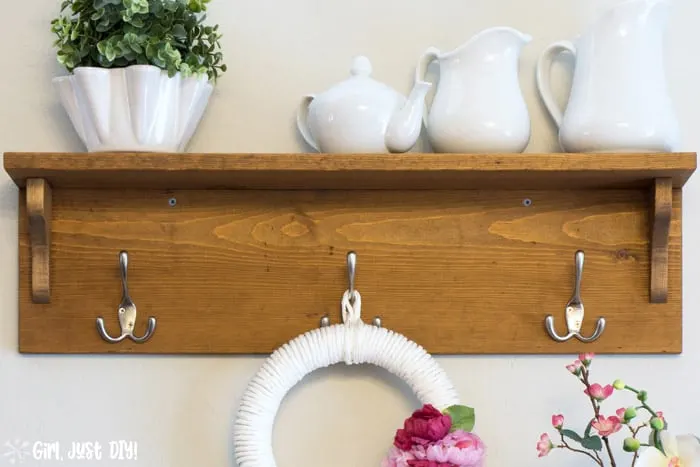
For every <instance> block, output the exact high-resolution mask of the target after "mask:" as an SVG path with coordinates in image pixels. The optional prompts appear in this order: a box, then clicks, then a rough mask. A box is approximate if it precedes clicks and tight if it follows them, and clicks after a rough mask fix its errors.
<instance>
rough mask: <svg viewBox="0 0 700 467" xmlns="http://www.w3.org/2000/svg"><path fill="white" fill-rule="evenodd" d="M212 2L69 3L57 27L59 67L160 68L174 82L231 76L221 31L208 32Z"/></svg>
mask: <svg viewBox="0 0 700 467" xmlns="http://www.w3.org/2000/svg"><path fill="white" fill-rule="evenodd" d="M209 1H210V0H65V1H64V2H63V3H62V5H61V15H60V16H59V17H58V18H56V19H54V20H53V21H52V22H51V31H52V32H54V33H55V34H56V35H57V36H58V39H57V40H56V42H55V46H56V48H57V49H58V54H57V55H58V61H59V62H60V63H61V64H62V65H63V66H65V67H66V69H67V70H68V71H73V69H75V68H76V67H81V66H93V67H101V68H114V67H125V66H129V65H136V64H140V65H148V64H150V65H155V66H157V67H159V68H162V69H163V70H167V71H168V75H169V76H171V77H172V76H174V75H175V74H176V73H178V72H180V73H182V74H183V75H184V76H193V75H205V74H206V75H207V76H208V77H209V79H210V80H212V81H216V79H217V78H218V76H219V75H220V74H221V73H223V72H225V71H226V65H225V64H223V63H222V60H223V54H222V53H221V47H220V44H219V39H220V38H221V33H220V32H219V26H218V25H216V26H205V25H204V24H203V22H204V19H205V11H206V8H207V3H209Z"/></svg>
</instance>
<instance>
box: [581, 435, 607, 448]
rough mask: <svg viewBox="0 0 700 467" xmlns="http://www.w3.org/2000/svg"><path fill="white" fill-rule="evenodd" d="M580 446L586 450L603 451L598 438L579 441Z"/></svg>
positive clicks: (593, 437) (601, 443)
mask: <svg viewBox="0 0 700 467" xmlns="http://www.w3.org/2000/svg"><path fill="white" fill-rule="evenodd" d="M581 446H583V447H584V448H586V449H593V450H594V451H602V450H603V442H602V441H601V440H600V437H599V436H588V437H586V438H583V439H582V440H581Z"/></svg>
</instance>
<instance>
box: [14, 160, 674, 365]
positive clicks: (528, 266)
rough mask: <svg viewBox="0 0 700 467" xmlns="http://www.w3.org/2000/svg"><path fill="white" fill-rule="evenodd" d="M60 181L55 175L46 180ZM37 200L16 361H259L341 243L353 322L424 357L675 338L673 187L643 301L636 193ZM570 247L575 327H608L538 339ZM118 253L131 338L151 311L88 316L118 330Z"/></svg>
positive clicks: (645, 263) (627, 349)
mask: <svg viewBox="0 0 700 467" xmlns="http://www.w3.org/2000/svg"><path fill="white" fill-rule="evenodd" d="M37 157H38V156H37ZM90 157H92V156H90ZM202 158H204V156H202ZM632 159H634V157H633V158H632ZM88 160H90V159H88ZM93 160H94V159H93ZM526 160H532V159H528V158H526ZM621 160H622V159H621V158H618V161H621ZM33 170H39V169H33ZM163 170H164V169H162V170H161V173H162V171H163ZM86 173H91V172H90V171H89V170H87V171H86ZM117 173H118V172H117ZM50 178H51V177H50ZM69 178H70V177H69ZM98 178H99V177H98ZM59 179H60V177H59V175H58V172H55V177H53V180H59ZM99 179H100V180H103V181H106V180H107V178H106V177H102V178H99ZM66 180H68V179H64V182H65V181H66ZM144 180H145V179H144ZM171 198H175V199H176V200H177V203H176V205H175V206H174V207H171V206H170V204H169V202H168V201H169V199H171ZM525 199H529V200H531V201H532V204H531V205H530V206H529V207H526V206H525V205H524V203H523V201H524V200H525ZM53 201H54V206H53V222H52V226H53V227H52V230H53V244H52V251H51V253H52V256H51V261H52V265H51V266H52V273H53V279H52V280H53V293H52V300H51V304H48V305H39V304H35V303H33V302H32V291H31V283H32V281H31V270H32V268H31V260H30V258H31V255H30V240H29V235H28V232H27V229H28V222H27V215H28V212H27V208H26V206H25V205H24V203H20V222H19V227H20V232H19V243H20V250H19V251H20V257H19V265H20V271H19V273H20V320H19V326H20V329H19V345H20V351H21V352H25V353H129V352H132V353H191V354H207V353H246V354H248V353H263V354H264V353H269V352H271V351H272V350H273V349H274V348H276V347H277V346H279V345H281V344H283V343H284V342H286V341H287V340H289V339H290V338H293V337H295V336H296V335H298V334H300V333H302V332H305V331H307V330H309V329H312V328H315V327H317V326H318V325H319V319H320V318H321V317H322V316H323V315H325V314H328V315H329V316H331V318H332V322H333V323H338V322H339V320H340V307H339V305H340V297H341V295H342V293H343V291H344V290H345V288H346V287H347V279H346V277H345V271H346V265H345V255H346V253H347V251H348V250H351V249H352V250H355V251H357V253H358V268H357V271H358V275H357V288H358V290H359V291H360V293H362V297H363V307H364V308H363V318H364V319H365V321H366V322H370V321H371V319H372V318H373V317H374V316H376V315H379V316H381V318H382V321H383V323H384V326H386V327H388V328H391V329H394V330H396V331H399V332H402V333H404V334H406V335H407V336H408V337H409V338H411V339H414V340H416V341H417V342H420V343H421V344H422V345H424V346H425V347H426V348H427V350H428V351H430V352H432V353H435V354H461V353H466V354H471V353H477V354H496V353H498V354H500V353H506V354H529V353H572V352H579V351H583V350H589V351H595V352H600V353H678V352H680V351H681V348H682V346H681V336H682V332H681V216H680V214H681V192H680V190H679V189H675V190H674V191H673V208H672V211H671V223H670V231H669V241H668V244H669V250H668V251H669V256H668V291H669V294H668V300H667V302H666V303H663V304H650V303H649V298H648V290H649V283H650V274H649V271H650V250H651V248H650V240H649V238H650V236H649V232H650V229H651V226H650V212H649V205H650V201H649V190H648V188H639V189H631V190H581V191H579V190H564V191H546V190H545V191H533V190H526V191H478V190H459V191H449V190H445V191H362V190H355V191H339V190H334V191H255V190H246V191H204V190H200V191H186V190H185V191H182V190H176V191H165V190H150V191H149V190H106V189H102V190H72V189H61V190H58V189H55V190H54V198H53ZM525 204H527V203H525ZM579 248H581V249H583V250H584V251H585V253H586V268H585V271H584V276H583V284H582V296H583V301H584V304H585V307H586V319H585V321H584V325H583V331H582V333H583V334H584V335H590V334H591V332H592V330H593V329H594V327H595V321H596V319H597V317H598V316H604V317H605V318H606V319H607V322H608V326H607V329H606V330H605V332H604V333H603V336H602V337H601V339H600V340H599V341H597V342H596V343H594V344H582V343H580V342H578V341H576V340H575V339H574V340H572V341H569V342H566V343H563V344H559V343H556V342H554V341H553V340H552V339H550V338H549V336H548V335H547V333H546V331H545V329H544V319H545V316H546V315H548V314H553V315H554V316H555V318H556V321H555V325H556V327H557V330H558V332H559V333H564V327H565V318H564V306H565V304H566V302H567V301H568V299H569V298H570V296H571V292H572V290H571V287H572V283H573V264H572V261H573V259H572V258H573V253H574V252H575V251H576V250H577V249H579ZM122 249H124V250H128V252H129V259H130V265H129V288H130V292H131V296H132V298H133V299H134V301H135V302H136V305H137V307H138V311H139V317H138V323H137V331H136V333H137V335H140V334H142V332H143V329H144V328H145V325H146V320H147V318H148V317H149V316H154V317H156V318H157V319H158V329H157V331H156V332H155V334H154V336H153V338H152V339H151V340H150V341H149V342H147V343H146V344H135V343H133V342H130V341H128V340H127V341H124V342H123V343H121V344H117V345H110V344H108V343H106V342H104V341H102V339H101V338H100V337H99V336H98V334H97V331H96V328H95V319H96V318H97V317H98V316H104V317H105V319H106V320H107V326H108V327H110V328H111V329H114V328H115V327H116V326H117V314H116V313H117V306H118V304H119V300H120V298H121V286H120V282H119V269H118V266H117V262H116V257H117V253H118V252H119V251H120V250H122Z"/></svg>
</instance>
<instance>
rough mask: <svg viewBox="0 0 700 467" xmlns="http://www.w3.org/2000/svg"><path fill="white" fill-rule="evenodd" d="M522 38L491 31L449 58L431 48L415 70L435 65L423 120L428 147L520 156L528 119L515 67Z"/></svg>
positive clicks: (510, 31) (507, 31)
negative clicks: (436, 78) (432, 88)
mask: <svg viewBox="0 0 700 467" xmlns="http://www.w3.org/2000/svg"><path fill="white" fill-rule="evenodd" d="M531 40H532V38H531V37H530V36H528V35H527V34H523V33H522V32H520V31H518V30H516V29H513V28H509V27H494V28H490V29H486V30H484V31H481V32H480V33H478V34H477V35H475V36H474V37H472V38H471V39H470V40H469V41H467V42H466V43H464V44H462V45H461V46H459V47H458V48H456V49H455V50H453V51H451V52H445V53H442V52H440V51H439V50H438V49H436V48H435V47H430V48H429V49H428V50H427V51H426V52H425V53H424V54H423V57H422V59H421V61H420V63H419V65H418V68H419V71H418V72H417V75H420V70H421V69H422V68H425V67H427V65H429V64H430V63H432V62H433V61H437V63H438V64H439V65H440V77H439V82H438V85H437V91H436V92H435V96H434V98H433V102H432V105H431V107H430V111H429V114H428V118H427V123H426V128H427V133H428V138H429V140H430V144H431V145H432V148H433V150H434V151H435V152H440V153H446V152H449V153H479V152H481V153H484V152H486V153H497V152H522V151H524V150H525V148H526V147H527V145H528V143H529V141H530V114H529V112H528V109H527V105H526V104H525V99H524V97H523V94H522V91H521V88H520V81H519V72H518V68H519V63H520V55H521V51H522V48H523V46H525V44H527V43H529V42H530V41H531Z"/></svg>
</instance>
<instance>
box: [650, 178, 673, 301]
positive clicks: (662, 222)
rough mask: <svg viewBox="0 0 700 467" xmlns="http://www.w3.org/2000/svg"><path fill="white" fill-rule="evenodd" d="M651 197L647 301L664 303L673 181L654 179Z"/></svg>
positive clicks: (666, 286) (666, 297)
mask: <svg viewBox="0 0 700 467" xmlns="http://www.w3.org/2000/svg"><path fill="white" fill-rule="evenodd" d="M652 197H653V201H654V204H653V212H652V219H651V224H652V231H651V252H650V256H651V274H650V278H651V283H650V286H649V287H650V289H649V301H650V302H651V303H666V302H667V301H668V241H669V234H670V231H671V211H672V209H673V181H672V180H671V179H670V178H657V179H655V180H654V186H653V188H652Z"/></svg>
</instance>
